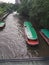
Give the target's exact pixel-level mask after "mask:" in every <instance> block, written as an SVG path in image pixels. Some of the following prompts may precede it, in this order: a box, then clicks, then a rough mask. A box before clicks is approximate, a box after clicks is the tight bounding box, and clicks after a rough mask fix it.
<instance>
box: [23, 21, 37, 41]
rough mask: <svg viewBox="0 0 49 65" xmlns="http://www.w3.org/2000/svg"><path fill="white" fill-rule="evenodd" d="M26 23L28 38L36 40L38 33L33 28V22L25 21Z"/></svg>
mask: <svg viewBox="0 0 49 65" xmlns="http://www.w3.org/2000/svg"><path fill="white" fill-rule="evenodd" d="M24 25H25V26H26V27H25V32H26V35H27V37H28V39H33V40H36V39H37V34H36V31H35V29H34V28H33V26H32V24H31V22H25V23H24Z"/></svg>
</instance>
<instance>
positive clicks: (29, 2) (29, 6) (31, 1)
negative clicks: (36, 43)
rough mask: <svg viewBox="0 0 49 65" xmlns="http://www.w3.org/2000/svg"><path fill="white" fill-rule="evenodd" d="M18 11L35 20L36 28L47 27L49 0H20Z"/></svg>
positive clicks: (48, 24) (48, 25)
mask: <svg viewBox="0 0 49 65" xmlns="http://www.w3.org/2000/svg"><path fill="white" fill-rule="evenodd" d="M18 12H19V13H20V14H21V15H23V16H25V17H26V16H27V17H28V19H29V20H33V21H35V23H36V24H37V27H38V28H40V27H44V28H49V0H21V4H20V8H19V9H18Z"/></svg>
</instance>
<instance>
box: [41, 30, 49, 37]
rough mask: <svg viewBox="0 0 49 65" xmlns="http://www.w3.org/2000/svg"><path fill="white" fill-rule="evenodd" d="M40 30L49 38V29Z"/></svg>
mask: <svg viewBox="0 0 49 65" xmlns="http://www.w3.org/2000/svg"><path fill="white" fill-rule="evenodd" d="M41 32H42V33H43V34H44V35H45V36H46V37H47V38H49V30H48V29H41Z"/></svg>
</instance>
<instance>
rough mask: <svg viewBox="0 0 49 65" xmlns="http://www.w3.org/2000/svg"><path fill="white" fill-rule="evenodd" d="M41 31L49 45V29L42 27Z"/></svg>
mask: <svg viewBox="0 0 49 65" xmlns="http://www.w3.org/2000/svg"><path fill="white" fill-rule="evenodd" d="M39 33H40V35H41V36H42V37H43V38H44V40H45V41H46V42H47V43H48V45H49V30H48V29H41V30H40V32H39Z"/></svg>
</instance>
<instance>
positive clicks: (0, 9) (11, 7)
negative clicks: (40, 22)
mask: <svg viewBox="0 0 49 65" xmlns="http://www.w3.org/2000/svg"><path fill="white" fill-rule="evenodd" d="M17 7H18V5H15V4H12V3H0V17H1V16H2V15H4V13H6V12H9V13H11V12H13V11H15V10H16V9H17Z"/></svg>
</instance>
